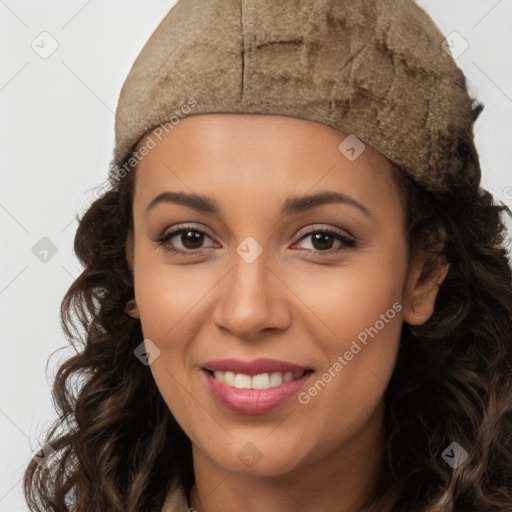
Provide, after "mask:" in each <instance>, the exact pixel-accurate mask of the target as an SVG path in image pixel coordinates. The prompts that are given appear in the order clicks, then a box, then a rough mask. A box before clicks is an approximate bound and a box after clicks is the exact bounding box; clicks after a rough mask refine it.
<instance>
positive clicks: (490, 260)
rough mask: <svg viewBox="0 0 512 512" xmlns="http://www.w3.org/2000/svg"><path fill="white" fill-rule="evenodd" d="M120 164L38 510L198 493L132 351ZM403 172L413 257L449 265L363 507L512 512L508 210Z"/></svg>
mask: <svg viewBox="0 0 512 512" xmlns="http://www.w3.org/2000/svg"><path fill="white" fill-rule="evenodd" d="M479 111H480V109H475V113H474V118H475V119H476V117H477V116H478V113H479ZM460 151H461V152H462V154H464V151H466V152H469V151H473V149H472V146H471V147H470V146H469V145H468V147H465V148H460ZM123 164H126V166H127V167H125V169H129V172H128V173H127V175H126V177H124V178H123V179H122V180H118V181H115V183H114V186H112V188H111V190H109V191H108V192H106V193H105V195H104V196H102V197H100V198H99V199H97V200H96V201H94V203H92V205H91V206H90V208H89V209H88V210H87V212H86V213H85V214H84V215H83V216H82V218H81V219H79V226H78V229H77V232H76V237H75V242H74V249H75V252H76V255H77V256H78V258H79V260H80V262H81V263H82V264H83V267H84V270H83V272H82V273H81V274H80V276H79V277H78V278H77V279H76V280H75V281H74V282H73V284H72V285H71V287H70V288H69V290H68V292H67V293H66V295H65V297H64V299H63V302H62V305H61V319H62V326H63V329H64V331H65V334H66V336H67V337H68V338H69V340H70V342H71V343H72V345H73V346H74V347H75V349H76V351H77V354H76V355H74V356H73V357H71V358H69V359H68V360H66V361H65V362H64V363H63V364H62V365H61V366H60V367H59V369H58V372H57V374H56V377H55V381H54V385H53V398H54V404H55V407H56V409H57V411H58V413H59V418H58V420H57V421H56V422H55V424H54V425H53V426H52V427H51V429H50V430H49V432H48V433H46V436H45V440H44V442H43V443H42V444H49V445H50V446H51V447H52V449H53V450H54V451H53V452H52V453H51V454H50V455H49V456H48V460H47V461H46V464H45V465H41V464H39V463H38V462H37V461H36V460H34V459H33V460H31V462H30V464H29V465H28V467H27V469H26V472H25V477H24V493H25V498H26V501H27V503H28V505H29V506H30V509H31V510H33V511H38V512H42V511H46V512H48V511H55V512H65V511H79V512H89V511H90V512H98V511H102V512H107V511H108V512H150V511H151V512H154V511H160V509H161V507H162V506H163V503H164V500H165V497H166V495H167V492H168V490H169V486H170V484H171V482H173V481H176V482H178V485H180V486H181V487H182V488H183V490H184V492H186V493H187V494H188V492H189V491H190V488H191V486H192V484H193V481H194V474H193V465H192V451H191V443H190V440H189V439H188V437H187V436H186V435H185V433H184V432H183V431H182V429H181V428H180V426H179V425H178V424H177V422H176V421H175V419H174V417H173V415H172V414H171V412H170V411H169V409H168V407H167V405H166V403H165V402H164V400H163V398H162V397H161V395H160V393H159V391H158V389H157V387H156V384H155V382H154V380H153V378H152V375H151V372H150V370H149V367H147V366H145V365H143V364H141V363H140V361H139V360H138V359H137V358H136V357H135V356H134V353H133V352H134V349H135V348H136V347H137V346H138V345H139V344H140V343H141V341H142V340H143V334H142V331H141V325H140V321H139V320H137V319H134V318H132V317H131V316H129V315H128V314H127V313H126V312H125V307H126V305H127V303H128V302H129V301H130V300H131V299H133V297H134V289H133V279H132V275H131V273H130V270H129V268H128V265H127V260H126V254H125V251H126V240H127V236H128V233H129V231H130V230H132V229H133V224H132V199H133V190H134V180H135V173H136V169H135V168H133V167H130V166H129V156H128V157H127V158H126V160H125V161H124V162H123ZM114 167H115V166H113V165H112V166H111V169H110V176H111V178H112V176H113V175H114V174H115V169H114ZM397 172H398V178H399V184H400V188H401V190H402V193H403V196H404V198H405V202H406V205H407V223H408V243H409V248H410V249H411V251H410V254H412V253H413V252H415V251H423V252H426V253H428V252H430V253H431V257H432V258H434V257H438V256H439V255H442V256H444V257H445V258H446V260H447V261H449V262H450V270H449V272H448V274H447V276H446V279H445V280H444V281H443V282H442V284H441V285H440V289H439V294H438V298H437V301H436V306H435V311H434V313H433V315H432V317H431V318H430V319H429V321H428V322H426V323H425V324H424V325H422V326H417V327H414V328H413V327H411V326H409V325H408V324H405V323H404V325H403V328H402V338H401V343H400V349H399V354H398V359H397V363H396V367H395V370H394V373H393V375H392V378H391V381H390V383H389V386H388V388H387V390H386V395H385V398H386V416H385V427H386V444H385V450H386V453H385V464H386V468H385V471H384V472H383V474H382V478H381V481H380V483H379V486H378V488H377V489H375V492H374V493H373V494H372V496H370V497H369V499H368V502H367V504H366V507H365V509H364V510H365V512H377V511H378V512H383V511H384V510H390V511H393V512H411V511H414V512H422V511H424V512H449V511H453V512H472V511H474V512H477V511H478V512H486V511H488V512H491V511H492V512H498V511H503V512H505V511H507V512H510V511H511V510H512V435H511V432H512V275H511V268H510V263H509V261H508V258H507V252H506V249H505V246H504V242H505V239H504V237H505V235H506V229H505V226H504V223H503V222H502V218H501V215H502V214H503V213H504V212H505V211H506V212H507V213H508V214H509V215H511V212H510V210H509V209H508V208H507V207H506V206H504V205H499V204H497V203H496V202H495V200H494V199H493V196H492V195H491V194H490V193H489V192H488V191H486V190H484V189H482V188H478V187H473V188H471V189H469V188H467V189H460V188H457V187H455V186H454V187H453V190H451V191H450V192H449V193H447V194H444V195H443V196H442V197H439V196H436V195H434V194H432V193H429V192H427V191H426V190H423V189H422V188H420V187H419V186H418V185H417V184H416V183H415V182H414V181H412V180H411V179H410V178H409V177H408V176H407V175H406V174H405V173H404V172H402V171H399V170H397ZM440 247H441V249H439V248H440ZM77 381H78V382H77ZM453 443H458V445H459V446H460V447H461V448H462V449H464V450H465V452H467V459H466V460H465V461H464V462H463V463H462V464H460V465H459V466H458V467H451V465H450V464H449V463H448V462H447V460H448V459H446V457H445V458H443V456H442V455H443V452H444V451H445V450H446V449H447V448H449V447H450V446H452V447H453ZM392 488H393V489H396V490H397V492H396V495H395V496H394V498H393V500H392V501H393V503H392V504H391V506H384V503H388V502H389V497H390V492H391V491H390V490H391V489H392Z"/></svg>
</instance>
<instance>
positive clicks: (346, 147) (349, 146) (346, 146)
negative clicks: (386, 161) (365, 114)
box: [338, 133, 366, 162]
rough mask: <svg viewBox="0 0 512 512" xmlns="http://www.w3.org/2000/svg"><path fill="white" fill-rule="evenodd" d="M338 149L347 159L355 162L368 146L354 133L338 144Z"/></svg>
mask: <svg viewBox="0 0 512 512" xmlns="http://www.w3.org/2000/svg"><path fill="white" fill-rule="evenodd" d="M338 149H339V150H340V153H341V154H342V155H343V156H344V157H345V158H346V159H347V160H350V161H351V162H353V161H354V160H357V159H358V158H359V157H360V156H361V153H362V152H363V151H364V150H365V149H366V146H365V145H364V143H363V142H362V141H361V140H360V139H359V138H358V137H357V136H356V135H354V134H353V133H352V134H350V135H349V136H348V137H347V138H346V139H345V140H344V141H343V142H342V143H341V144H340V145H339V146H338Z"/></svg>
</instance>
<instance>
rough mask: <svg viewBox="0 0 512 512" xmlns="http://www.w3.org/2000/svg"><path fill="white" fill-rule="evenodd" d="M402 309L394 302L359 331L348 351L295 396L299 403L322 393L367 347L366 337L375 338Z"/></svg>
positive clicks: (303, 402) (306, 401)
mask: <svg viewBox="0 0 512 512" xmlns="http://www.w3.org/2000/svg"><path fill="white" fill-rule="evenodd" d="M402 309H403V308H402V305H401V304H399V303H398V302H395V303H394V304H393V306H392V307H391V308H389V309H388V310H387V311H386V312H385V313H383V314H381V315H380V318H379V320H377V321H376V322H375V324H374V325H373V326H371V327H367V328H365V329H364V331H361V332H360V333H359V334H358V335H357V341H356V340H353V341H352V344H351V345H350V349H349V350H347V351H346V352H345V353H344V354H343V355H339V356H338V358H337V359H336V361H335V362H334V363H333V364H332V365H331V366H330V367H329V368H328V369H327V370H326V371H325V372H324V373H323V374H322V375H321V376H320V377H319V378H318V379H317V380H316V381H315V382H314V384H312V385H311V386H310V387H309V388H308V389H307V390H306V391H301V392H300V393H299V394H298V395H297V398H298V400H299V402H300V403H301V404H303V405H306V404H308V403H309V402H310V401H311V398H312V397H315V396H317V395H318V393H319V392H320V391H322V390H323V389H324V388H325V386H326V385H327V384H328V383H329V382H331V380H332V379H334V377H336V376H337V375H339V373H340V372H341V370H343V368H345V366H347V365H348V364H349V362H350V361H351V360H352V359H353V358H354V356H355V355H357V354H359V352H361V350H362V349H363V348H364V347H365V346H366V345H368V341H369V340H368V337H371V338H372V339H373V338H375V336H377V334H378V333H379V332H380V331H381V330H382V329H384V327H385V326H386V324H388V323H389V322H390V321H391V320H392V319H393V318H395V316H396V314H397V313H399V312H400V311H402ZM358 341H359V343H360V344H359V343H358ZM361 345H363V346H361Z"/></svg>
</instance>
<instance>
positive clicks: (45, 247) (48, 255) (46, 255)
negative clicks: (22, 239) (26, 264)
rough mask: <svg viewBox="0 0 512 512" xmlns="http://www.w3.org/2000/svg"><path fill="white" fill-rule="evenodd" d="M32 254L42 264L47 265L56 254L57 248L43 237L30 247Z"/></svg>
mask: <svg viewBox="0 0 512 512" xmlns="http://www.w3.org/2000/svg"><path fill="white" fill-rule="evenodd" d="M32 254H33V255H34V256H35V257H36V258H37V259H38V260H39V261H42V262H43V263H48V262H49V261H50V260H51V259H52V258H53V257H54V256H55V255H56V254H57V246H56V245H55V244H54V243H53V242H52V241H51V240H50V239H49V238H47V237H45V236H43V238H41V240H39V242H37V243H36V244H35V245H34V246H33V247H32Z"/></svg>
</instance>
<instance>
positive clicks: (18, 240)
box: [0, 0, 512, 512]
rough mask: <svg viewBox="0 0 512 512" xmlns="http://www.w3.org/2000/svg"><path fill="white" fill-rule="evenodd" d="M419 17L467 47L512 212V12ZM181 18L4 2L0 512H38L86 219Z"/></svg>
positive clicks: (475, 8) (451, 5)
mask: <svg viewBox="0 0 512 512" xmlns="http://www.w3.org/2000/svg"><path fill="white" fill-rule="evenodd" d="M418 3H419V4H420V5H421V6H422V7H424V8H425V9H426V10H427V12H429V13H430V14H431V16H432V17H433V19H434V21H435V22H436V23H437V24H438V26H439V27H440V29H441V30H442V32H443V33H444V34H445V35H448V34H451V33H452V32H453V31H456V32H458V33H459V34H460V36H462V38H464V40H466V41H467V42H468V44H469V47H468V49H467V50H466V51H465V52H464V53H463V54H462V55H461V56H460V57H458V59H457V63H458V64H459V65H460V67H461V68H462V69H463V71H464V72H465V74H466V76H468V77H469V78H470V80H471V83H472V84H473V85H472V87H473V91H474V94H478V98H479V99H480V101H482V102H483V103H484V104H485V110H484V112H483V113H482V115H481V117H480V119H479V120H478V121H477V125H476V144H477V148H478V151H479V154H480V158H481V165H482V170H483V185H484V187H485V188H487V189H488V190H490V191H491V192H492V193H493V194H494V195H495V196H496V198H497V199H499V200H501V201H504V202H505V203H507V204H508V205H509V206H512V173H511V171H510V167H509V166H510V163H511V162H512V144H511V132H512V130H511V124H512V66H511V65H510V63H511V62H512V56H511V50H510V48H512V30H511V28H512V2H511V1H510V0H501V1H498V0H420V1H419V2H418ZM173 4H174V1H168V0H167V1H164V0H152V1H151V2H143V1H142V0H139V1H134V0H123V1H121V0H116V1H107V0H102V1H100V0H89V1H87V0H67V1H64V0H61V1H45V2H42V1H40V0H39V1H35V0H30V1H29V0H26V1H22V0H0V49H1V54H0V55H1V60H0V62H1V66H0V141H1V142H0V172H1V186H0V233H1V247H2V251H1V252H0V254H1V257H2V262H1V265H0V314H1V317H0V327H1V343H2V351H1V354H2V355H1V357H0V376H1V384H0V450H1V454H0V512H25V511H27V506H26V505H25V503H24V500H23V496H22V492H21V483H20V479H21V476H22V473H23V470H24V469H25V467H26V464H27V462H28V459H29V458H30V456H31V455H32V454H33V453H34V452H35V451H36V450H37V449H39V447H40V442H41V440H42V438H43V436H42V432H43V431H44V429H45V428H46V427H48V426H49V424H50V422H51V421H52V420H53V418H54V412H53V408H52V404H51V400H50V386H49V384H50V383H51V380H52V376H53V374H54V373H55V369H56V365H57V364H58V363H59V361H62V360H63V358H65V357H67V356H69V355H71V351H70V349H69V346H68V344H67V341H66V339H65V338H64V335H63V333H62V331H61V328H60V320H59V306H60V301H61V300H62V297H63V295H64V293H65V292H66V290H67V288H68V287H69V286H70V284H71V283H72V281H73V279H74V278H75V277H77V276H78V274H79V270H80V269H79V266H78V263H77V261H76V259H75V257H74V256H73V253H72V244H73V236H74V232H75V230H76V227H77V223H76V221H75V213H78V212H80V211H81V209H82V208H83V207H84V206H85V205H87V204H88V202H89V201H90V200H91V193H90V191H91V190H92V189H93V188H94V187H95V186H97V185H100V184H101V183H102V182H103V181H104V180H105V179H106V177H107V169H108V164H109V162H110V160H111V157H112V150H113V147H114V112H115V108H116V105H117V99H118V95H119V92H120V90H121V86H122V83H123V81H124V78H125V77H126V75H127V73H128V71H129V70H130V67H131V65H132V63H133V61H134V59H135V57H136V56H137V55H138V53H139V51H140V50H141V49H142V46H143V45H144V43H145V42H146V40H147V39H148V38H149V36H150V35H151V33H152V32H153V30H154V29H155V28H156V26H157V25H158V23H159V22H160V21H161V19H162V18H163V17H164V16H165V14H166V13H167V12H168V10H169V9H170V7H171V6H172V5H173ZM43 31H46V32H48V33H49V34H51V37H52V38H54V39H55V40H56V41H57V43H58V48H57V50H56V51H55V52H54V53H53V54H52V55H51V56H50V57H48V58H47V59H42V58H41V57H40V56H39V55H38V54H37V53H36V52H35V51H34V50H33V49H32V47H31V44H32V42H33V41H34V40H35V43H34V44H38V41H40V34H41V32H43ZM41 37H48V36H41ZM457 37H458V36H457ZM461 41H462V40H461ZM50 42H51V41H50V40H49V39H47V40H46V44H45V48H46V49H48V48H50V46H49V44H50ZM39 44H40V45H41V43H39ZM458 48H460V46H459V47H458ZM456 49H457V45H456ZM509 226H510V222H509ZM43 237H47V238H49V239H50V240H51V242H52V243H53V244H54V245H55V248H56V250H57V252H56V254H55V255H54V256H53V257H52V258H49V259H48V261H47V262H46V263H44V262H42V261H40V260H39V259H38V258H37V257H36V256H35V255H34V254H33V252H32V248H33V247H34V245H35V244H36V243H37V242H38V241H39V240H40V239H41V238H43ZM64 347H68V348H67V349H65V348H64ZM60 348H63V350H59V351H58V352H56V353H55V354H54V355H53V356H52V357H51V358H50V360H49V364H48V368H46V364H47V361H48V358H49V357H50V354H51V353H52V352H54V351H56V350H57V349H60Z"/></svg>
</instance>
